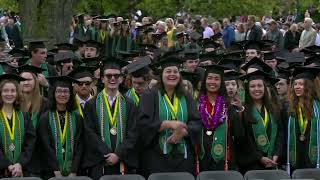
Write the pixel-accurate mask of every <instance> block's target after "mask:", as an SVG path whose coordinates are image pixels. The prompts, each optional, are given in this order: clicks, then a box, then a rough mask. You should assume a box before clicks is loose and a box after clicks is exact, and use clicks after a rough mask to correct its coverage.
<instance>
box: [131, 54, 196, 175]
mask: <svg viewBox="0 0 320 180" xmlns="http://www.w3.org/2000/svg"><path fill="white" fill-rule="evenodd" d="M181 63H182V62H181V59H179V58H176V57H167V58H165V59H163V60H161V61H160V63H159V66H160V67H161V78H160V82H159V84H158V87H156V88H154V89H152V90H151V91H148V92H145V93H144V94H143V95H142V97H141V98H140V102H139V108H140V109H139V114H138V116H137V129H139V131H140V134H139V135H140V136H139V144H138V145H139V149H140V150H141V152H140V154H141V156H140V169H139V170H140V173H141V174H142V175H144V176H145V177H148V176H149V175H150V174H151V173H155V172H189V173H192V174H193V173H194V165H195V151H194V149H195V146H196V143H197V137H198V134H199V131H200V117H199V114H198V113H197V107H196V102H195V101H194V100H193V98H192V96H191V95H190V94H188V93H186V92H185V89H184V86H183V84H182V78H181V75H180V72H179V68H180V66H181ZM155 162H156V163H155Z"/></svg>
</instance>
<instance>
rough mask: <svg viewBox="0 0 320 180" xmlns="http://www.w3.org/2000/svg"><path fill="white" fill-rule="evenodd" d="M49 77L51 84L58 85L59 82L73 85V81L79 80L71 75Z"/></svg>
mask: <svg viewBox="0 0 320 180" xmlns="http://www.w3.org/2000/svg"><path fill="white" fill-rule="evenodd" d="M47 79H48V81H49V84H50V85H51V86H56V85H57V84H59V83H62V84H67V85H69V86H71V85H72V83H76V82H78V81H77V80H75V79H73V78H72V77H70V76H50V77H48V78H47Z"/></svg>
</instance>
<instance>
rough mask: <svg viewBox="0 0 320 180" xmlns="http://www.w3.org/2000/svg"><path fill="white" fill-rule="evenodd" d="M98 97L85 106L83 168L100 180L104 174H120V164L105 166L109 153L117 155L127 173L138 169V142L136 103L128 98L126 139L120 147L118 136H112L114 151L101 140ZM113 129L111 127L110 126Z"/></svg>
mask: <svg viewBox="0 0 320 180" xmlns="http://www.w3.org/2000/svg"><path fill="white" fill-rule="evenodd" d="M96 99H97V98H96V97H95V98H92V99H91V100H89V101H88V102H87V103H86V104H85V108H84V119H85V127H86V149H85V156H84V162H83V164H82V165H83V168H89V176H90V177H91V178H93V179H94V180H95V179H99V178H100V177H101V176H102V175H103V172H104V174H106V175H111V174H120V163H117V164H115V165H113V166H106V167H104V166H105V157H104V155H107V154H109V153H115V154H117V156H118V157H119V159H120V161H121V162H124V164H125V165H126V167H127V172H129V173H130V172H131V171H132V169H134V168H136V167H137V155H136V151H135V142H136V134H137V133H136V132H135V131H136V129H135V127H136V125H135V118H136V116H135V115H136V113H137V112H136V107H135V105H134V103H133V102H132V101H131V100H130V99H129V98H127V97H125V100H126V114H127V124H126V126H127V132H126V138H125V139H124V140H123V142H122V143H120V144H119V145H118V147H117V148H116V143H117V136H113V135H111V134H110V141H111V147H112V149H110V148H108V146H107V145H106V144H105V142H103V141H102V139H101V132H100V125H99V123H98V116H97V109H96V108H97V107H96ZM114 106H115V103H113V106H112V107H111V113H113V111H114ZM109 127H110V128H111V126H109Z"/></svg>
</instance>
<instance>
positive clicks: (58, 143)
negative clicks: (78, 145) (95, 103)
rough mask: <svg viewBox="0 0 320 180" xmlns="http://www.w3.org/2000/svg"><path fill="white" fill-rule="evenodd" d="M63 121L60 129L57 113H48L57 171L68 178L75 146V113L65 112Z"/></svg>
mask: <svg viewBox="0 0 320 180" xmlns="http://www.w3.org/2000/svg"><path fill="white" fill-rule="evenodd" d="M64 119H65V121H64V126H63V129H62V127H61V123H60V118H59V114H58V112H57V111H55V112H53V111H50V112H49V123H50V129H51V133H52V137H53V139H54V142H55V150H56V157H57V160H58V164H59V170H60V172H61V174H62V175H63V176H68V175H69V174H70V173H71V167H72V159H73V153H74V145H75V142H74V141H75V134H76V117H75V112H72V113H69V112H68V111H67V112H66V113H65V115H64Z"/></svg>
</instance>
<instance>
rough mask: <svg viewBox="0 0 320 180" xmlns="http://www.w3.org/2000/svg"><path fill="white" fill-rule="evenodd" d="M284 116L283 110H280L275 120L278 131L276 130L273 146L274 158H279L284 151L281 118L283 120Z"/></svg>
mask: <svg viewBox="0 0 320 180" xmlns="http://www.w3.org/2000/svg"><path fill="white" fill-rule="evenodd" d="M283 114H286V112H285V110H283V109H282V110H281V111H280V114H279V118H278V119H277V125H278V130H277V138H276V144H275V152H274V154H273V155H274V156H279V158H280V157H281V156H282V154H283V149H284V136H285V135H284V124H283V122H284V120H283V119H282V118H285V115H283Z"/></svg>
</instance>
